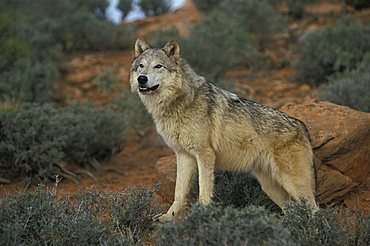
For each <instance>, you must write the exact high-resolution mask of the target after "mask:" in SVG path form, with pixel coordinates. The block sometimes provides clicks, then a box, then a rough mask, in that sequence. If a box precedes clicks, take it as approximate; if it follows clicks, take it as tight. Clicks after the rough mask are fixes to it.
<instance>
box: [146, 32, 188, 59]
mask: <svg viewBox="0 0 370 246" xmlns="http://www.w3.org/2000/svg"><path fill="white" fill-rule="evenodd" d="M172 39H175V40H178V41H181V37H180V32H179V30H178V29H177V28H176V27H172V28H170V29H168V30H156V31H153V32H150V33H148V34H147V35H146V36H145V40H147V41H148V43H149V44H150V45H152V46H153V47H163V46H164V45H165V44H166V43H167V42H168V41H170V40H172ZM180 45H181V44H180ZM182 48H183V47H180V49H181V50H182ZM181 53H183V52H182V51H181Z"/></svg>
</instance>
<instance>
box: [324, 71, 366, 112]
mask: <svg viewBox="0 0 370 246" xmlns="http://www.w3.org/2000/svg"><path fill="white" fill-rule="evenodd" d="M318 94H319V97H320V99H322V100H327V101H330V102H333V103H336V104H341V105H346V106H349V107H351V108H354V109H357V110H360V111H364V112H370V72H369V70H366V71H361V70H354V71H351V72H348V73H345V74H341V75H337V76H334V77H331V78H330V79H329V82H328V83H327V84H324V85H322V86H320V88H319V92H318Z"/></svg>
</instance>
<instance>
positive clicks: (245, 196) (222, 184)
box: [191, 171, 280, 211]
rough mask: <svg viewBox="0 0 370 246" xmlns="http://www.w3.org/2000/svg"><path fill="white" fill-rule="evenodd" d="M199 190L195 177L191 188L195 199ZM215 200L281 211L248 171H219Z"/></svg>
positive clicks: (237, 206) (230, 204) (216, 174)
mask: <svg viewBox="0 0 370 246" xmlns="http://www.w3.org/2000/svg"><path fill="white" fill-rule="evenodd" d="M198 190H199V186H198V178H195V180H194V182H193V187H192V189H191V197H192V198H193V200H196V199H197V198H198ZM213 201H214V202H215V203H216V204H217V205H219V206H222V207H226V206H232V207H236V208H243V207H246V206H250V205H255V206H262V207H265V208H266V209H269V210H271V211H280V208H279V207H278V206H277V205H276V204H275V203H274V202H273V201H271V199H270V198H269V197H268V196H267V195H266V193H265V192H263V191H262V189H261V185H260V184H259V183H258V180H257V179H256V178H255V177H254V176H252V175H251V174H250V173H247V172H226V171H217V172H216V173H215V186H214V192H213Z"/></svg>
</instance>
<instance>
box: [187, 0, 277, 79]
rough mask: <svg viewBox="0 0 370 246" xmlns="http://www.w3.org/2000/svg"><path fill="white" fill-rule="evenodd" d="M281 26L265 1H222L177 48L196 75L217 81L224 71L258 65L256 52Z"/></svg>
mask: <svg viewBox="0 0 370 246" xmlns="http://www.w3.org/2000/svg"><path fill="white" fill-rule="evenodd" d="M282 27H283V19H282V17H281V15H280V14H279V13H278V12H277V11H276V10H275V8H274V7H273V5H272V4H271V3H270V2H269V1H267V0H264V1H257V0H242V1H235V2H234V3H233V4H229V3H228V2H227V1H225V2H221V3H220V4H219V5H218V6H217V7H215V8H214V9H213V10H212V11H211V12H210V13H209V14H208V15H207V16H206V17H205V18H204V19H203V20H202V21H201V22H200V23H198V24H197V25H195V26H194V27H193V28H192V29H191V31H190V33H189V35H188V37H187V38H185V39H183V40H180V46H181V50H182V54H183V56H184V57H185V59H187V60H188V61H189V62H190V64H191V65H193V66H194V67H195V68H196V70H197V71H198V72H199V73H200V74H203V75H206V77H207V78H209V79H211V80H217V79H218V78H220V76H221V75H222V74H223V73H224V72H225V71H226V70H227V69H230V68H234V67H236V66H241V65H251V66H252V65H254V64H256V63H258V62H257V60H258V58H259V55H258V53H257V52H258V50H261V49H264V48H265V47H266V46H267V44H268V43H269V40H270V39H271V37H272V36H273V35H274V34H276V33H277V32H279V31H281V30H282Z"/></svg>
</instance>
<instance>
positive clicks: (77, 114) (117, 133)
mask: <svg viewBox="0 0 370 246" xmlns="http://www.w3.org/2000/svg"><path fill="white" fill-rule="evenodd" d="M0 119H1V120H0V136H1V140H0V170H1V173H2V175H3V176H6V177H9V178H10V179H19V178H26V177H27V178H32V180H33V182H38V181H39V180H46V179H50V178H53V176H54V175H55V174H60V175H62V176H70V175H71V174H72V173H70V172H68V171H67V170H66V169H65V168H64V167H62V166H61V165H59V164H60V162H61V161H62V160H65V161H67V162H73V163H76V164H79V165H81V166H84V167H93V168H99V164H98V162H100V161H104V160H107V159H109V158H110V157H112V155H114V154H115V153H117V152H118V151H119V150H120V149H121V148H122V146H123V144H124V139H125V133H126V129H127V124H126V118H125V117H124V115H121V114H119V113H115V112H113V111H111V110H109V109H107V108H102V107H100V108H99V107H94V106H93V105H81V104H75V105H71V106H70V107H67V108H65V109H59V110H57V109H55V108H53V107H52V106H50V105H47V104H45V105H34V104H26V105H23V106H20V107H17V108H14V109H9V108H4V109H3V110H0ZM2 175H0V176H2Z"/></svg>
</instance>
